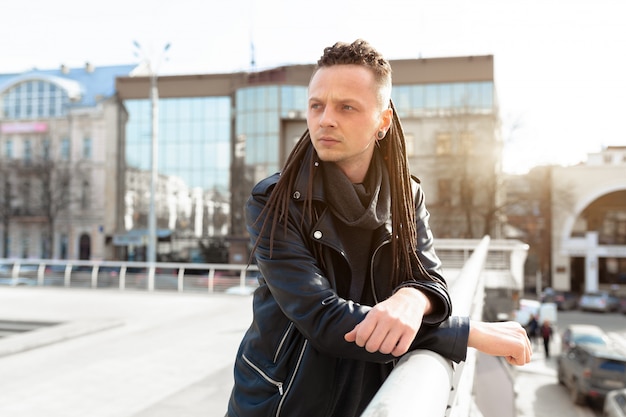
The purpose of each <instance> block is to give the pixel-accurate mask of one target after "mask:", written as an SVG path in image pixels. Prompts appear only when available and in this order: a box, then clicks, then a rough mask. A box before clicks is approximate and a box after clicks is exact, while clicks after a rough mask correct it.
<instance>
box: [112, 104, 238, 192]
mask: <svg viewBox="0 0 626 417" xmlns="http://www.w3.org/2000/svg"><path fill="white" fill-rule="evenodd" d="M124 105H125V106H126V110H127V111H128V114H129V119H128V124H127V126H126V165H127V167H129V168H133V169H137V170H144V171H149V170H150V169H151V162H152V153H151V151H152V136H151V126H152V121H151V120H152V119H151V103H150V100H127V101H126V102H125V103H124ZM230 108H231V100H230V97H192V98H162V99H160V100H159V126H158V135H157V136H158V172H159V175H163V176H166V177H177V178H180V179H181V180H182V182H183V183H184V184H185V185H186V186H187V187H188V188H190V189H192V188H200V189H202V190H205V191H214V192H218V193H220V194H223V195H227V194H228V192H229V185H230V184H229V177H230V175H229V169H230V157H231V155H230V154H231V152H230V138H231V125H230Z"/></svg>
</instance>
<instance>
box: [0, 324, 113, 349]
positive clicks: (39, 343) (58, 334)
mask: <svg viewBox="0 0 626 417" xmlns="http://www.w3.org/2000/svg"><path fill="white" fill-rule="evenodd" d="M123 324H124V321H122V320H105V319H100V320H97V319H96V320H75V321H71V322H68V323H60V324H56V325H51V326H45V327H40V328H39V329H36V330H32V331H29V332H25V333H21V334H16V335H13V336H8V337H6V338H4V339H0V358H1V357H4V356H9V355H14V354H16V353H21V352H25V351H27V350H32V349H37V348H40V347H43V346H49V345H52V344H54V343H59V342H63V341H67V340H70V339H74V338H77V337H80V336H85V335H88V334H93V333H96V332H99V331H102V330H107V329H111V328H113V327H118V326H122V325H123Z"/></svg>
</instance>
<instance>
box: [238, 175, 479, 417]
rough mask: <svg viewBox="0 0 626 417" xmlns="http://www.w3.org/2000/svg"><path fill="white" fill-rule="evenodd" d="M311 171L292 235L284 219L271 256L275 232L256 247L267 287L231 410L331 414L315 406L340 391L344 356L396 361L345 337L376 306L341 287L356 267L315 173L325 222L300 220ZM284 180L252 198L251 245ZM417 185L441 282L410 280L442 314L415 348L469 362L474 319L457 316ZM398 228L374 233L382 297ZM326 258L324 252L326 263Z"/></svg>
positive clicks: (301, 180)
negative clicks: (338, 373) (337, 376)
mask: <svg viewBox="0 0 626 417" xmlns="http://www.w3.org/2000/svg"><path fill="white" fill-rule="evenodd" d="M307 165H308V164H306V163H305V164H303V166H307ZM308 176H309V173H308V167H307V168H302V169H301V172H300V174H299V177H298V179H297V183H296V187H295V189H294V190H293V193H292V204H290V208H289V210H290V211H291V212H290V215H289V224H288V227H287V232H286V234H285V233H284V232H283V231H284V229H283V225H282V224H281V225H279V226H278V227H277V230H276V233H275V239H274V244H273V249H272V256H271V258H270V255H269V238H266V237H263V238H262V239H261V241H260V244H259V246H258V248H257V250H256V252H255V254H256V259H257V264H258V267H259V270H260V278H259V283H260V286H259V288H258V289H257V290H256V292H255V293H254V297H253V322H252V324H251V326H250V328H249V329H248V330H247V332H246V334H245V336H244V338H243V340H242V342H241V345H240V347H239V350H238V353H237V357H236V361H235V370H234V377H235V387H234V389H233V392H232V395H231V398H230V401H229V405H228V416H230V417H250V416H263V417H265V416H310V415H316V416H317V415H323V414H320V412H319V411H313V410H323V409H324V404H325V402H326V401H328V399H330V398H332V392H331V391H332V389H333V378H334V369H335V367H336V364H337V361H338V360H340V359H341V358H350V359H356V360H361V361H367V362H378V363H389V362H392V361H394V360H395V359H397V358H396V357H394V356H392V355H385V354H382V353H369V352H367V351H366V350H365V349H364V348H361V347H358V346H357V345H356V344H355V343H348V342H346V341H345V340H344V338H343V337H344V334H345V333H347V332H349V331H350V330H352V328H354V326H355V325H356V324H358V323H359V322H361V321H362V320H363V318H364V317H365V315H366V314H367V312H368V311H369V310H370V309H371V307H369V306H366V305H361V304H359V303H356V302H354V301H351V300H347V299H344V298H341V297H340V296H339V295H338V294H337V291H336V278H337V277H340V276H342V275H341V274H344V273H349V268H350V265H349V264H348V262H347V260H346V259H345V258H344V257H343V255H342V239H341V236H339V235H338V234H337V233H336V230H335V227H334V226H333V221H332V219H331V213H330V212H329V210H328V209H327V207H326V205H325V198H324V190H323V186H322V181H321V180H315V179H314V185H313V201H314V205H315V207H316V208H315V209H316V210H317V212H318V213H319V216H318V217H317V221H316V222H315V224H306V222H304V223H302V222H301V221H300V219H301V216H300V215H299V214H300V213H301V211H302V209H303V202H304V201H305V198H306V195H305V194H306V192H307V182H308ZM319 177H321V176H320V175H315V176H314V178H319ZM278 178H279V174H275V175H273V176H271V177H269V178H267V179H265V180H263V181H261V182H260V183H259V184H257V185H256V186H255V187H254V189H253V191H252V195H251V197H250V199H249V200H248V203H247V205H246V217H247V224H248V229H249V232H250V235H251V240H252V242H255V241H256V239H257V237H258V235H259V232H260V228H261V223H262V222H257V221H256V220H257V217H258V216H259V214H260V212H261V210H262V209H263V207H264V205H265V203H266V201H267V199H268V197H269V195H270V193H271V191H272V189H273V187H274V185H275V184H276V182H277V181H278ZM413 185H414V186H413V189H414V196H415V208H416V211H417V216H416V218H417V222H418V233H419V246H418V247H419V251H420V254H419V255H420V258H421V261H422V263H423V264H424V267H425V268H426V270H427V271H428V272H429V273H430V274H431V275H432V276H433V277H434V278H436V281H424V280H421V281H407V282H406V283H404V284H402V285H401V286H406V285H412V286H417V287H420V288H421V289H422V290H423V291H425V292H426V293H427V294H429V296H430V298H431V300H434V301H435V302H436V304H438V305H439V308H438V312H437V314H436V315H434V316H429V317H425V318H424V324H423V325H422V326H421V328H420V331H419V333H418V335H417V337H416V338H415V340H414V342H413V345H412V347H411V349H417V348H423V349H429V350H432V351H435V352H437V353H440V354H441V355H443V356H444V357H446V358H448V359H450V360H452V361H455V362H460V361H462V360H464V359H465V355H466V350H467V339H468V333H469V320H468V319H467V318H460V317H449V316H450V312H451V306H450V299H449V296H448V292H447V289H446V284H445V281H444V279H443V277H442V275H441V271H440V270H441V263H440V261H439V258H438V257H437V255H436V254H435V252H434V249H433V245H432V244H433V238H432V234H431V232H430V229H429V226H428V216H429V214H428V212H427V210H426V207H425V205H424V196H423V193H422V190H421V187H420V186H419V183H418V182H417V181H415V182H414V184H413ZM298 212H300V213H298ZM390 232H391V224H387V225H384V226H382V227H380V228H379V229H378V230H376V231H375V233H374V235H375V236H376V237H375V242H377V244H376V246H375V247H376V249H375V250H374V251H373V252H372V255H371V271H372V272H371V276H370V277H369V282H370V285H371V286H372V291H373V293H374V296H375V299H376V302H379V301H382V300H384V299H386V298H388V297H389V296H390V295H391V294H393V292H394V291H396V290H397V289H398V288H391V286H390V285H389V279H387V278H388V276H389V274H388V273H387V272H386V271H390V270H391V262H392V259H391V256H390V252H391V244H390V236H391V234H390ZM265 235H267V233H265V234H264V236H265ZM320 258H323V259H324V262H323V264H324V265H325V268H324V269H322V267H321V266H320V262H319V261H318V259H320ZM322 413H323V411H322Z"/></svg>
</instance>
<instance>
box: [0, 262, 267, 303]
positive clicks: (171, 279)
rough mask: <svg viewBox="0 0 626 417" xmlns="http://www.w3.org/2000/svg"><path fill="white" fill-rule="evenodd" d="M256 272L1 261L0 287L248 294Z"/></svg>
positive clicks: (169, 265)
mask: <svg viewBox="0 0 626 417" xmlns="http://www.w3.org/2000/svg"><path fill="white" fill-rule="evenodd" d="M256 271H258V269H257V267H256V266H255V265H251V266H249V267H247V266H246V265H235V264H192V263H148V262H116V261H101V262H98V261H55V260H50V259H13V260H9V259H3V260H0V285H14V286H18V285H37V286H57V287H68V288H69V287H90V288H116V289H120V290H136V291H141V290H143V291H181V292H209V293H211V292H215V291H220V292H221V291H226V292H231V293H243V294H249V293H250V292H251V291H252V290H253V289H254V288H256V287H257V286H258V282H257V279H256V273H257V272H256Z"/></svg>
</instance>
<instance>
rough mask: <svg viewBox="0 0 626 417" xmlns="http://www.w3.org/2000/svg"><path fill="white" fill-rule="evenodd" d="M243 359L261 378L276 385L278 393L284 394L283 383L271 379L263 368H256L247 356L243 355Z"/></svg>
mask: <svg viewBox="0 0 626 417" xmlns="http://www.w3.org/2000/svg"><path fill="white" fill-rule="evenodd" d="M241 357H242V358H243V360H244V361H246V363H247V364H248V365H250V366H251V367H252V369H254V370H255V371H257V373H258V374H259V375H261V377H262V378H263V379H264V380H266V381H267V382H269V383H270V384H272V385H274V386H275V387H276V388H278V393H279V394H280V395H281V396H282V395H283V394H284V392H283V383H282V382H280V381H276V380H275V379H272V378H270V377H269V376H268V375H267V374H266V373H265V372H263V371H262V370H261V368H259V367H258V366H256V365H255V364H253V363H252V361H250V359H248V357H247V356H246V355H241Z"/></svg>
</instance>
